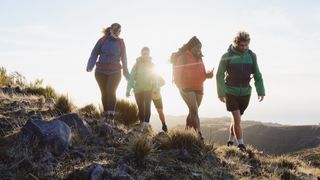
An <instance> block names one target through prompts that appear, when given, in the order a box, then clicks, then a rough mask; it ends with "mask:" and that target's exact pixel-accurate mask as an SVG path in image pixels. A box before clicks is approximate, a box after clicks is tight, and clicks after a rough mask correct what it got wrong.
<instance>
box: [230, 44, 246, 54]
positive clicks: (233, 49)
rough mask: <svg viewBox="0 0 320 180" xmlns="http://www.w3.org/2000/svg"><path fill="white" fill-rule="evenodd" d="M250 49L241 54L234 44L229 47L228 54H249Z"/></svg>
mask: <svg viewBox="0 0 320 180" xmlns="http://www.w3.org/2000/svg"><path fill="white" fill-rule="evenodd" d="M248 50H249V49H246V50H245V51H244V52H243V53H241V52H240V51H238V50H237V49H236V48H235V47H234V46H233V45H232V44H230V45H229V48H228V52H230V51H232V52H233V53H235V54H240V55H241V54H244V53H246V52H248Z"/></svg>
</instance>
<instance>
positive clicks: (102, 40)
mask: <svg viewBox="0 0 320 180" xmlns="http://www.w3.org/2000/svg"><path fill="white" fill-rule="evenodd" d="M106 40H107V36H106V35H104V36H102V38H101V41H100V43H101V46H103V45H104V43H105V42H106Z"/></svg>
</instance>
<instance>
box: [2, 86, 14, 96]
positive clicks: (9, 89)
mask: <svg viewBox="0 0 320 180" xmlns="http://www.w3.org/2000/svg"><path fill="white" fill-rule="evenodd" d="M2 91H3V92H4V93H6V94H8V95H9V96H10V97H12V96H13V89H12V87H11V86H10V85H9V86H5V87H3V88H2Z"/></svg>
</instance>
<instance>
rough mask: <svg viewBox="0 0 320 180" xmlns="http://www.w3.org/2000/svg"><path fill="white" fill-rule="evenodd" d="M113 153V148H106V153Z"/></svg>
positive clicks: (114, 149)
mask: <svg viewBox="0 0 320 180" xmlns="http://www.w3.org/2000/svg"><path fill="white" fill-rule="evenodd" d="M115 152H116V148H115V147H107V148H106V153H109V154H114V153H115Z"/></svg>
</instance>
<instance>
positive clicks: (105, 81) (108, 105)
mask: <svg viewBox="0 0 320 180" xmlns="http://www.w3.org/2000/svg"><path fill="white" fill-rule="evenodd" d="M95 78H96V81H97V83H98V85H99V88H100V92H101V101H102V105H103V110H104V111H105V113H106V114H112V115H114V111H115V106H116V101H117V98H116V91H117V88H118V85H119V82H120V80H121V72H116V73H112V74H104V73H100V72H95Z"/></svg>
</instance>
